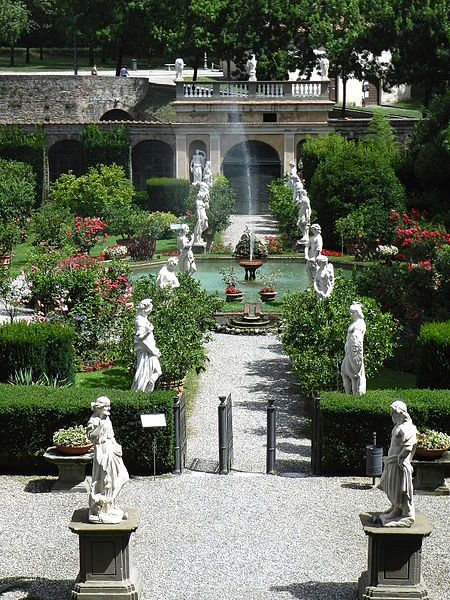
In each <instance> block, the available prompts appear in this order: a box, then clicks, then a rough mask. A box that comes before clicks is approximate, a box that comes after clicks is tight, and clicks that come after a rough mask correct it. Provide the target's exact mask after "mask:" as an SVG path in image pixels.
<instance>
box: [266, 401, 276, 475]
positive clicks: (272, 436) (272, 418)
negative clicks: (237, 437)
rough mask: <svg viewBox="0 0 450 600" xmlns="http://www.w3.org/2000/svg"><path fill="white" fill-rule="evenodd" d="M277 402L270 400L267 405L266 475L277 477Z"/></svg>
mask: <svg viewBox="0 0 450 600" xmlns="http://www.w3.org/2000/svg"><path fill="white" fill-rule="evenodd" d="M274 403H275V400H274V399H270V400H269V401H268V403H267V454H266V473H267V474H268V475H275V474H276V472H275V461H276V444H277V432H276V429H277V407H276V406H274Z"/></svg>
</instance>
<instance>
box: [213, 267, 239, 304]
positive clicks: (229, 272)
mask: <svg viewBox="0 0 450 600" xmlns="http://www.w3.org/2000/svg"><path fill="white" fill-rule="evenodd" d="M219 273H220V274H221V275H222V281H223V282H224V283H225V285H226V288H225V298H226V301H227V302H235V301H237V302H240V301H241V300H242V298H243V296H244V292H242V291H241V290H239V289H238V288H237V287H236V283H237V275H236V270H235V268H234V267H227V268H223V269H220V270H219Z"/></svg>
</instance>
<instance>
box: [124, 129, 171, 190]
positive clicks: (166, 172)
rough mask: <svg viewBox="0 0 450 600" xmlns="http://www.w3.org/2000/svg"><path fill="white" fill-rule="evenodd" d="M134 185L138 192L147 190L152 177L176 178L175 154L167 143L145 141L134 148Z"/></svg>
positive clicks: (132, 156) (132, 157) (132, 155)
mask: <svg viewBox="0 0 450 600" xmlns="http://www.w3.org/2000/svg"><path fill="white" fill-rule="evenodd" d="M131 160H132V165H133V167H132V170H133V183H134V186H135V187H136V189H137V190H145V189H146V185H147V179H150V178H151V177H174V176H175V157H174V152H173V150H172V148H171V146H169V144H166V143H165V142H161V141H159V140H145V141H143V142H139V143H138V144H136V145H135V146H134V147H133V150H132V154H131Z"/></svg>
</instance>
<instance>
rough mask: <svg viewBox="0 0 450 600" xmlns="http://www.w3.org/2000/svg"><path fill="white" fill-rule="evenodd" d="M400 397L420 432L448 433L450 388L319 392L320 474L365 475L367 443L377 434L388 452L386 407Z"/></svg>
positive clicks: (379, 441)
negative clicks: (349, 393) (357, 394)
mask: <svg viewBox="0 0 450 600" xmlns="http://www.w3.org/2000/svg"><path fill="white" fill-rule="evenodd" d="M394 400H403V401H405V402H406V404H407V406H408V412H409V414H410V415H411V418H412V420H413V422H414V424H415V425H416V427H417V428H418V430H419V431H420V429H423V428H425V427H428V428H430V429H436V430H438V431H444V432H447V433H449V432H450V391H449V390H416V389H410V390H372V391H368V392H367V394H366V395H365V396H362V397H355V396H349V395H346V394H341V393H337V392H326V393H325V392H324V393H323V394H322V395H321V402H320V415H321V442H320V446H321V470H322V473H323V474H338V473H339V474H351V475H364V474H365V452H366V450H365V449H366V445H367V444H371V443H372V433H373V432H376V433H377V443H378V444H380V445H382V446H383V454H387V451H388V448H389V444H390V437H391V431H392V427H393V425H392V420H391V416H390V410H389V406H390V404H392V402H393V401H394Z"/></svg>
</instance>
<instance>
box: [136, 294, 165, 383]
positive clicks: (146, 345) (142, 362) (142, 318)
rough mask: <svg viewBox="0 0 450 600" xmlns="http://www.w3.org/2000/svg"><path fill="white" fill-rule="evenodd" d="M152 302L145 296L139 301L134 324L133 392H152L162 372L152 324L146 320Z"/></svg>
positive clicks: (151, 307) (150, 310)
mask: <svg viewBox="0 0 450 600" xmlns="http://www.w3.org/2000/svg"><path fill="white" fill-rule="evenodd" d="M152 309H153V303H152V301H151V299H150V298H146V299H145V300H142V302H140V303H139V305H138V308H137V311H136V317H135V319H134V324H135V327H136V334H135V336H134V352H135V353H136V373H135V374H134V379H133V384H132V386H131V389H132V391H133V392H152V391H153V390H154V389H155V383H156V381H157V379H158V377H160V375H161V374H162V371H161V365H160V364H159V357H160V356H161V353H160V351H159V350H158V348H157V347H156V344H155V338H154V337H153V325H152V324H151V323H150V321H149V320H148V315H149V314H150V313H151V312H152Z"/></svg>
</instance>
